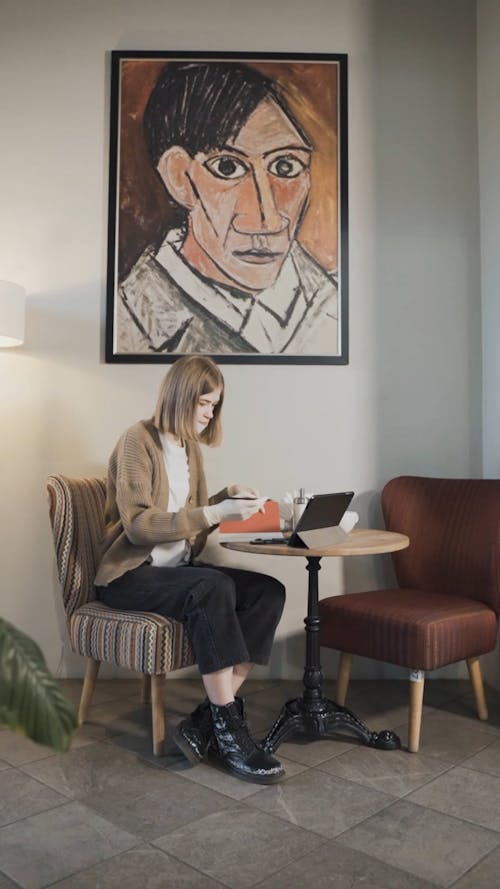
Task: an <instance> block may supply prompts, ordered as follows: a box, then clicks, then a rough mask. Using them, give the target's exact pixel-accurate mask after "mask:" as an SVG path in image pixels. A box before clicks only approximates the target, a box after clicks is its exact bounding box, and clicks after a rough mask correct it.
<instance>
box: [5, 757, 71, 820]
mask: <svg viewBox="0 0 500 889" xmlns="http://www.w3.org/2000/svg"><path fill="white" fill-rule="evenodd" d="M67 801H68V800H67V798H66V797H65V796H62V794H60V793H56V791H55V790H52V789H51V788H50V787H47V786H46V785H45V784H41V783H40V782H39V781H35V779H34V778H30V776H29V775H26V774H25V773H24V772H21V771H19V769H7V770H6V771H3V772H0V826H3V825H4V824H10V823H11V822H12V821H17V820H18V819H19V818H26V817H27V816H28V815H35V814H36V813H37V812H43V811H44V810H45V809H51V808H53V807H54V806H57V805H61V804H62V803H66V802H67Z"/></svg>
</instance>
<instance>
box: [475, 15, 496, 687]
mask: <svg viewBox="0 0 500 889" xmlns="http://www.w3.org/2000/svg"><path fill="white" fill-rule="evenodd" d="M499 35H500V5H499V4H498V3H497V2H496V0H479V2H478V17H477V106H478V107H477V112H478V131H479V189H480V191H479V193H480V201H481V214H480V225H481V292H482V330H483V474H484V476H485V477H486V478H498V476H499V473H500V385H499V383H500V249H499V247H500V176H499V158H500V54H499V52H498V38H499ZM485 676H486V678H487V679H488V681H489V682H490V683H491V684H492V685H496V686H497V688H500V649H499V648H498V647H497V651H496V652H495V653H494V654H492V655H490V657H489V658H487V659H486V664H485Z"/></svg>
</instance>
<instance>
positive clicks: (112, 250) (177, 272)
mask: <svg viewBox="0 0 500 889" xmlns="http://www.w3.org/2000/svg"><path fill="white" fill-rule="evenodd" d="M347 181H348V177H347V56H346V55H345V54H336V55H333V54H328V55H326V54H321V55H317V54H316V55H309V54H283V53H280V54H273V55H264V54H262V53H261V54H255V53H215V52H210V53H198V52H196V53H195V52H182V53H174V52H137V51H133V52H125V51H122V50H120V51H115V52H113V53H112V62H111V138H110V187H109V230H108V277H107V312H106V361H108V362H169V361H174V360H175V359H176V358H177V357H179V356H180V355H185V354H194V353H196V354H206V355H211V356H212V357H213V358H214V359H215V360H216V361H218V362H221V363H222V362H239V363H248V364H252V363H253V364H258V363H270V364H271V363H288V364H347V362H348V203H347Z"/></svg>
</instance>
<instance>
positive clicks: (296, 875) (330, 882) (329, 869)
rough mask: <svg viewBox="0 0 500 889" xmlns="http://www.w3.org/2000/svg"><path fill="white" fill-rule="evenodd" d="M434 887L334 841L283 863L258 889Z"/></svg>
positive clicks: (392, 888)
mask: <svg viewBox="0 0 500 889" xmlns="http://www.w3.org/2000/svg"><path fill="white" fill-rule="evenodd" d="M306 886H314V889H435V883H428V882H427V881H424V880H421V879H419V878H418V877H415V876H413V875H412V874H408V873H405V872H404V871H403V870H400V869H399V868H396V867H392V866H391V865H390V864H385V863H383V862H381V861H378V860H377V859H376V858H371V857H369V856H368V855H363V853H362V852H358V851H354V850H353V849H348V848H347V847H344V846H341V845H339V844H338V843H336V842H335V841H330V842H328V843H325V844H324V845H322V846H321V847H320V848H319V849H315V850H314V851H313V852H309V853H308V854H307V855H304V856H303V857H301V858H300V859H298V860H297V861H293V862H292V863H290V864H286V865H285V866H284V867H282V869H281V870H280V871H279V872H278V873H276V874H273V875H272V876H271V877H269V879H267V880H264V882H263V883H259V887H258V889H304V887H306Z"/></svg>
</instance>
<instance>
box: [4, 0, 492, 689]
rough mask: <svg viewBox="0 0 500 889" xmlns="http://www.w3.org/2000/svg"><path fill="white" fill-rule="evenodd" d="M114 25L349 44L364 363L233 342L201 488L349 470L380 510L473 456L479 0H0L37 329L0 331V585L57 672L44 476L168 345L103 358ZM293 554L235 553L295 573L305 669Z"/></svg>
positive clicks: (77, 451) (77, 461) (11, 213)
mask: <svg viewBox="0 0 500 889" xmlns="http://www.w3.org/2000/svg"><path fill="white" fill-rule="evenodd" d="M285 21H286V27H284V22H285ZM114 48H123V49H193V50H197V49H199V50H205V49H206V50H210V49H215V50H217V49H220V50H235V49H237V50H238V49H241V50H250V51H257V50H258V51H271V52H272V51H273V50H275V51H302V52H334V51H336V52H347V53H348V54H349V138H350V147H349V182H350V282H351V284H350V344H351V360H350V364H349V366H346V367H316V366H307V367H297V366H286V367H274V366H273V367H270V366H265V365H263V366H259V367H249V366H235V365H225V366H224V368H223V370H224V373H225V377H226V381H227V389H228V392H227V401H226V405H225V441H224V445H223V447H222V448H221V449H219V450H217V451H211V452H210V453H208V454H207V472H208V478H209V483H210V488H211V489H212V490H215V489H217V488H218V487H220V486H221V485H222V484H224V483H225V482H231V481H239V480H240V481H247V482H251V483H253V484H256V485H258V486H259V487H260V488H261V489H262V490H263V491H265V492H266V493H269V494H271V495H274V496H280V495H281V494H282V493H283V492H284V491H285V490H287V489H290V488H293V487H297V486H299V485H305V486H306V487H307V488H308V489H309V490H315V491H326V490H334V489H337V488H342V489H343V488H353V489H355V490H356V492H357V498H356V501H355V506H356V507H357V508H358V509H359V511H360V513H361V515H362V521H363V524H366V523H371V524H373V525H377V524H379V523H380V521H381V519H380V511H379V505H378V504H379V493H380V489H381V487H382V485H383V483H384V482H385V481H386V480H387V479H388V478H390V477H391V476H394V475H396V474H398V473H400V472H409V473H413V472H414V473H429V474H440V473H442V474H445V475H450V476H453V475H458V476H459V475H468V474H480V470H481V404H480V400H481V398H480V393H481V366H480V361H479V355H480V336H481V321H480V317H481V315H480V312H481V306H480V291H479V247H478V187H477V146H476V102H475V7H474V3H473V2H472V0H440V2H439V3H436V2H435V0H420V2H419V3H407V2H404V0H378V2H376V0H372V2H370V0H309V2H308V4H307V7H304V4H303V3H302V2H298V0H297V2H285V0H275V3H273V4H271V3H269V2H268V0H266V2H264V0H254V2H253V3H252V4H248V3H246V2H245V3H244V2H241V0H231V2H229V0H212V2H211V3H209V4H200V3H199V2H197V0H184V2H183V3H177V2H168V0H167V2H165V0H142V2H141V3H138V2H136V0H134V2H132V0H122V2H116V0H87V2H85V3H80V2H76V0H73V2H72V0H40V2H30V0H3V4H2V29H1V34H0V108H1V112H2V116H1V119H2V130H3V134H2V142H1V146H2V149H1V150H2V163H1V165H0V194H1V202H0V214H1V219H2V223H3V224H2V237H1V238H0V277H2V278H6V279H9V280H12V281H17V282H18V283H20V284H23V285H24V286H25V287H26V288H27V291H28V294H29V301H28V313H29V314H28V329H27V338H26V344H25V347H24V348H23V349H20V350H17V351H15V352H7V351H3V352H1V353H0V379H1V385H2V399H1V404H2V411H3V435H2V436H1V437H0V466H1V473H2V486H1V490H2V505H1V521H2V533H1V535H0V545H1V556H0V564H1V565H2V606H1V609H2V613H3V615H4V616H5V617H7V618H8V619H10V620H12V621H14V622H16V623H17V624H18V625H19V626H21V627H22V628H23V629H24V630H26V631H27V632H29V633H31V634H32V635H34V636H35V637H36V639H37V640H38V641H39V643H40V644H41V646H42V648H43V650H44V652H45V653H46V656H47V658H48V661H49V664H50V666H51V667H52V668H53V669H56V670H57V671H58V672H59V673H60V674H61V675H66V674H68V673H70V674H76V673H77V672H78V671H79V669H80V664H79V661H78V660H77V659H76V658H73V657H72V656H70V655H69V653H68V652H67V650H66V649H64V651H63V650H62V642H61V640H62V639H63V638H64V629H63V627H62V624H61V609H60V605H59V594H58V591H57V585H56V582H55V575H54V558H53V551H52V547H51V539H50V533H49V526H48V518H47V506H46V500H45V478H46V476H47V474H48V473H49V472H51V471H56V472H59V471H60V472H64V473H66V474H69V475H71V474H74V475H82V474H86V473H88V474H95V473H97V474H100V473H102V472H104V468H105V464H106V461H107V457H108V455H109V452H110V450H111V448H112V446H113V444H114V442H115V439H116V438H117V437H118V435H119V433H120V432H121V431H122V429H124V428H125V427H126V426H127V425H129V424H130V423H132V422H134V421H135V420H136V419H138V418H139V417H142V416H146V415H148V414H149V413H150V412H151V410H152V407H153V404H154V400H155V397H156V391H157V387H158V384H159V382H160V379H161V377H162V376H163V373H164V371H165V370H166V369H167V367H166V366H165V367H150V366H140V365H139V366H136V365H115V366H113V365H106V364H104V362H103V358H102V354H103V349H102V344H103V319H104V303H105V269H106V223H107V219H106V215H107V209H106V200H107V164H108V158H107V152H108V117H109V97H108V94H109V51H110V50H111V49H114ZM313 430H314V431H313ZM264 436H265V438H266V440H267V446H266V447H265V448H264V447H263V445H262V443H261V442H262V439H263V437H264ZM227 558H229V557H227ZM231 558H232V559H235V557H234V556H232V557H231ZM289 562H291V563H292V564H288V563H286V564H285V560H280V559H278V558H274V559H272V558H269V557H268V558H265V557H263V558H261V559H260V560H259V559H258V558H257V557H251V556H249V557H246V558H241V559H239V564H246V565H248V566H250V567H253V568H257V569H261V570H264V571H269V572H272V573H275V574H276V575H278V576H280V577H282V578H283V579H284V580H285V581H286V583H287V586H288V603H287V607H286V612H285V615H284V618H283V620H282V623H281V625H280V629H279V634H278V640H277V644H276V646H275V651H274V654H273V658H272V662H271V665H270V673H271V674H272V675H276V676H278V675H284V676H298V675H301V663H302V655H303V650H302V645H303V639H302V633H303V631H302V618H303V614H304V609H305V596H304V592H305V572H304V570H303V566H302V563H300V565H299V564H298V563H297V562H296V561H295V560H289ZM390 577H391V568H390V562H389V558H388V557H381V556H379V557H374V558H368V557H364V558H361V559H358V560H352V561H351V562H349V560H345V563H344V564H343V565H342V563H339V562H335V561H334V560H330V561H329V562H328V560H324V567H323V570H322V572H321V575H320V589H321V593H322V594H330V593H331V592H333V591H341V590H344V589H347V590H354V589H362V588H364V589H368V588H370V587H371V586H377V585H380V584H381V583H384V582H385V581H386V580H387V579H388V578H390ZM324 662H325V671H326V672H331V671H332V670H333V669H334V665H335V660H334V659H333V658H329V657H328V656H325V659H324ZM358 669H359V670H360V671H365V672H366V674H367V675H374V673H373V672H370V671H371V669H372V668H371V667H370V665H368V664H364V665H363V664H362V665H361V666H360V667H359V668H358ZM373 669H374V670H377V671H379V673H380V671H383V669H384V668H382V667H380V666H378V667H376V668H373ZM453 675H454V674H453Z"/></svg>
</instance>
